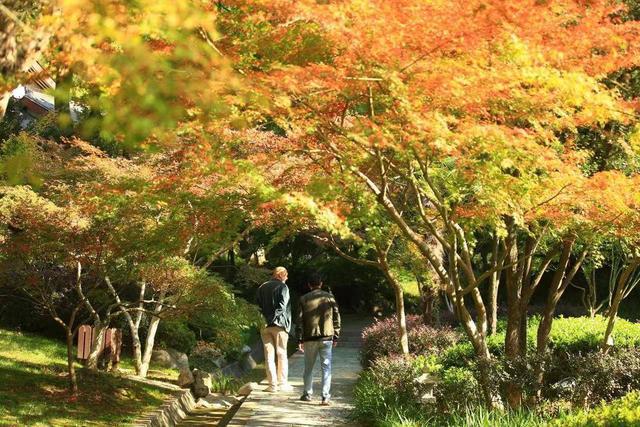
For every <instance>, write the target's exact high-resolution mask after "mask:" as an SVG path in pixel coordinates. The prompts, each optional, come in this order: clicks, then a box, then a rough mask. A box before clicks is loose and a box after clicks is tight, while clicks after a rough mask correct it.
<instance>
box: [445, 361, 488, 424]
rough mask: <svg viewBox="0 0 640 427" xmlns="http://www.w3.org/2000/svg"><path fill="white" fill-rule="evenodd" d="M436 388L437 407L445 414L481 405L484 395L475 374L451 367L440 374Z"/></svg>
mask: <svg viewBox="0 0 640 427" xmlns="http://www.w3.org/2000/svg"><path fill="white" fill-rule="evenodd" d="M438 375H439V377H440V380H439V382H438V384H437V386H436V388H435V395H436V405H437V407H438V409H439V412H441V413H444V414H450V413H455V412H459V411H464V409H465V408H466V407H468V406H469V405H476V404H480V403H481V401H482V395H481V393H480V386H479V384H478V380H477V379H476V376H475V375H474V372H473V371H472V370H470V369H468V368H460V367H451V368H448V369H441V370H440V371H439V372H438Z"/></svg>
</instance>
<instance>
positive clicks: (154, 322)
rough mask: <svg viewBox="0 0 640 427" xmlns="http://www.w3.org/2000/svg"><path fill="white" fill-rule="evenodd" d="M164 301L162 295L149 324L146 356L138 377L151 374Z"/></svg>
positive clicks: (145, 347)
mask: <svg viewBox="0 0 640 427" xmlns="http://www.w3.org/2000/svg"><path fill="white" fill-rule="evenodd" d="M163 301H164V295H160V297H159V298H158V302H157V303H156V306H155V308H154V314H153V316H152V317H151V321H150V322H149V329H148V330H147V338H146V340H145V344H144V354H143V356H142V362H141V364H140V372H139V373H138V376H140V377H142V378H146V377H147V373H148V372H149V364H150V363H151V355H152V353H153V346H154V345H155V339H156V333H157V332H158V325H159V324H160V317H159V316H158V314H159V313H160V312H161V311H162V306H163Z"/></svg>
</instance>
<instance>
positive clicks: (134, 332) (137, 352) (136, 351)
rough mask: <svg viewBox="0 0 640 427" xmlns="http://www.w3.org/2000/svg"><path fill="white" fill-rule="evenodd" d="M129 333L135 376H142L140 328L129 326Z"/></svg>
mask: <svg viewBox="0 0 640 427" xmlns="http://www.w3.org/2000/svg"><path fill="white" fill-rule="evenodd" d="M129 330H130V331H131V346H132V347H133V368H134V369H135V371H136V375H138V376H142V375H141V372H142V343H141V342H140V328H138V327H135V326H134V325H132V324H129Z"/></svg>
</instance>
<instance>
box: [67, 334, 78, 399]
mask: <svg viewBox="0 0 640 427" xmlns="http://www.w3.org/2000/svg"><path fill="white" fill-rule="evenodd" d="M65 329H66V331H65V332H66V336H67V372H68V374H69V390H71V394H73V395H74V396H75V395H77V394H78V378H77V376H76V367H75V359H76V358H75V354H74V345H73V337H74V335H75V333H74V331H73V329H72V327H69V326H68V327H67V328H65Z"/></svg>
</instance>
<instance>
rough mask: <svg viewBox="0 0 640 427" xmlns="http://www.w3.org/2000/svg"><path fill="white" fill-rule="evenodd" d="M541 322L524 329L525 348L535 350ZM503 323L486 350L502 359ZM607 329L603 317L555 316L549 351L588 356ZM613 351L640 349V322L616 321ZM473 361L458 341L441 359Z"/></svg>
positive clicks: (535, 319)
mask: <svg viewBox="0 0 640 427" xmlns="http://www.w3.org/2000/svg"><path fill="white" fill-rule="evenodd" d="M539 322H540V319H539V318H538V317H533V318H531V319H529V324H528V328H527V345H528V346H529V349H530V350H533V349H535V344H536V335H537V333H538V324H539ZM504 326H505V324H504V322H501V323H500V329H499V330H498V333H497V334H496V335H493V336H490V337H489V338H488V340H487V344H488V346H489V351H490V352H491V353H492V354H494V355H496V356H501V355H502V354H503V352H504V339H505V331H504ZM606 328H607V319H606V318H605V317H602V316H596V317H595V318H593V319H592V318H590V317H557V318H555V319H554V320H553V326H552V329H551V336H550V341H549V348H550V349H551V350H552V351H553V352H557V353H578V352H580V353H587V352H592V351H596V350H598V348H599V347H600V344H601V342H602V340H603V338H604V332H605V330H606ZM613 339H614V345H615V347H616V348H631V347H635V348H640V323H633V322H630V321H628V320H624V319H618V320H617V321H616V327H615V329H614V331H613ZM472 360H473V347H472V345H471V343H470V342H468V341H466V342H461V343H459V344H457V345H455V346H452V347H451V348H449V349H448V350H447V351H446V352H445V353H444V354H443V356H442V360H441V361H442V364H443V365H444V366H467V365H468V364H469V363H470V362H471V361H472Z"/></svg>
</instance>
